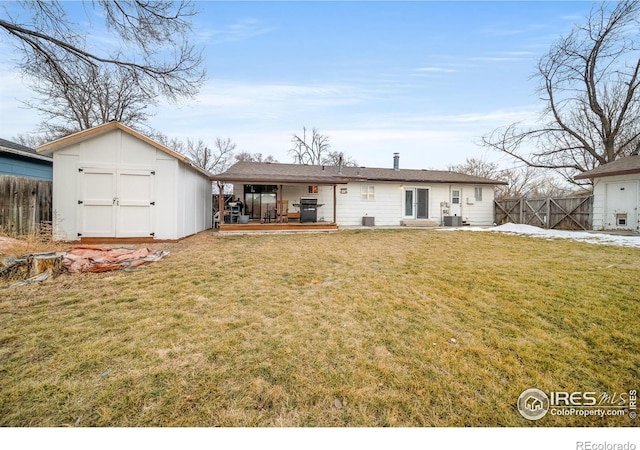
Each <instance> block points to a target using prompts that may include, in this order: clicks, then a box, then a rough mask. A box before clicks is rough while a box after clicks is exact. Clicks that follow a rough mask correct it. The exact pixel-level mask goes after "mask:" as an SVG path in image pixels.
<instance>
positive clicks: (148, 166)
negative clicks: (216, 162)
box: [53, 128, 211, 240]
mask: <svg viewBox="0 0 640 450" xmlns="http://www.w3.org/2000/svg"><path fill="white" fill-rule="evenodd" d="M53 159H54V179H53V202H54V222H55V224H54V225H55V226H54V237H55V239H56V240H76V239H78V238H79V237H81V236H79V234H78V233H80V234H81V235H82V236H86V237H92V236H96V237H148V236H149V235H150V233H154V237H155V238H156V239H179V238H181V237H184V236H187V235H190V234H194V233H197V232H199V231H202V230H205V229H207V228H210V227H211V183H210V181H209V180H208V178H207V177H205V176H204V175H203V174H201V173H199V172H197V171H196V170H195V169H193V168H191V167H187V166H186V165H185V164H183V163H181V162H180V161H179V160H178V159H176V158H175V157H174V156H172V155H170V154H168V153H166V152H164V151H161V150H159V149H157V148H155V147H154V146H153V145H151V144H149V143H147V142H145V141H143V140H140V139H138V138H137V137H135V136H133V135H131V134H129V133H127V132H125V131H123V130H121V129H118V128H117V129H113V130H110V131H108V132H105V133H104V134H97V135H95V136H89V137H88V138H87V139H86V140H83V141H80V142H76V143H72V144H70V145H69V146H68V147H64V148H60V149H58V150H55V151H54V153H53ZM79 169H82V172H80V171H79ZM101 171H102V172H104V174H105V176H104V177H103V178H104V179H105V180H106V179H109V173H112V174H113V177H115V179H116V182H115V183H116V185H117V183H120V180H121V179H122V178H121V177H122V176H125V177H126V176H127V175H129V176H130V177H129V178H128V179H127V181H128V182H130V183H131V184H130V186H131V188H130V189H129V190H130V191H131V192H129V195H130V197H131V198H132V199H133V200H136V199H137V200H140V199H143V198H144V199H146V198H147V197H148V198H149V202H148V209H145V208H144V207H142V206H140V207H139V208H138V210H137V211H136V210H135V207H131V208H130V209H129V210H128V211H132V212H133V214H132V215H130V216H129V218H128V220H129V222H128V225H127V229H126V230H123V228H124V225H122V228H118V227H120V226H121V223H122V222H120V219H119V218H118V217H120V218H122V217H124V215H123V214H122V210H121V209H120V210H119V212H118V213H115V214H116V217H117V218H118V219H117V220H116V221H115V223H116V225H115V229H114V228H113V227H112V228H111V231H105V230H109V227H108V226H105V227H104V229H102V228H101V229H100V230H98V229H94V230H92V231H93V232H91V230H89V231H87V230H86V228H87V223H88V222H87V220H88V219H92V218H91V217H89V213H88V211H92V212H91V213H90V214H95V211H99V209H97V208H94V209H89V208H85V206H86V205H85V203H86V202H84V203H83V204H78V200H81V201H83V198H82V197H83V194H85V193H86V190H85V189H86V186H85V184H87V180H93V179H99V178H100V177H99V176H95V177H94V178H92V179H89V178H84V176H85V175H88V174H98V175H99V173H100V172H101ZM136 175H139V176H140V177H139V178H138V179H136V178H135V177H136ZM145 177H149V178H145ZM83 180H85V181H83ZM146 180H149V183H150V184H147V186H148V188H147V187H145V186H141V187H144V189H145V193H144V195H143V193H142V192H138V191H139V189H137V184H136V183H138V184H140V182H142V185H144V184H145V183H146ZM147 189H148V190H147ZM108 190H109V188H106V190H104V189H103V191H104V192H102V196H103V197H105V200H106V197H108V195H107V194H108V192H107V191H108ZM114 196H116V194H114ZM152 202H153V203H154V204H152ZM103 203H104V202H103ZM139 203H140V205H142V204H144V205H146V204H147V202H146V200H145V201H142V202H139ZM106 209H108V205H105V210H106ZM100 214H102V213H100ZM118 214H120V216H118ZM101 217H102V216H101V215H97V216H95V217H93V220H92V221H91V223H93V224H94V225H95V224H96V223H99V222H100V220H101ZM104 217H109V214H108V213H105V214H104ZM116 230H117V233H116V232H115V231H116ZM138 230H144V231H140V232H138ZM134 235H135V236H134Z"/></svg>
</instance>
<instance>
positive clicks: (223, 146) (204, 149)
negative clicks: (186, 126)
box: [186, 138, 236, 173]
mask: <svg viewBox="0 0 640 450" xmlns="http://www.w3.org/2000/svg"><path fill="white" fill-rule="evenodd" d="M213 145H214V148H213V149H211V148H210V147H209V146H207V145H206V144H205V143H204V142H203V141H202V140H199V141H198V142H193V141H191V140H188V141H187V153H186V154H187V157H188V158H189V159H191V160H192V161H193V162H195V163H196V164H198V165H199V166H200V167H202V168H203V169H205V170H207V171H208V172H210V173H221V172H224V171H225V170H227V169H228V168H229V166H230V165H231V159H232V157H233V152H234V151H235V149H236V144H235V143H234V142H233V141H232V140H231V138H226V139H222V138H216V140H215V142H214V143H213Z"/></svg>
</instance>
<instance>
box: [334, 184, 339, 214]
mask: <svg viewBox="0 0 640 450" xmlns="http://www.w3.org/2000/svg"><path fill="white" fill-rule="evenodd" d="M336 186H337V185H336V184H334V185H333V223H338V222H337V219H336Z"/></svg>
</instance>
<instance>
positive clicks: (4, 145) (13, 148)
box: [0, 138, 53, 162]
mask: <svg viewBox="0 0 640 450" xmlns="http://www.w3.org/2000/svg"><path fill="white" fill-rule="evenodd" d="M0 152H2V153H12V154H14V155H18V156H22V157H24V158H31V159H39V160H41V161H47V162H53V158H50V157H48V156H44V155H39V154H38V153H37V152H36V150H35V149H33V148H31V147H27V146H25V145H22V144H18V143H16V142H12V141H8V140H6V139H2V138H0Z"/></svg>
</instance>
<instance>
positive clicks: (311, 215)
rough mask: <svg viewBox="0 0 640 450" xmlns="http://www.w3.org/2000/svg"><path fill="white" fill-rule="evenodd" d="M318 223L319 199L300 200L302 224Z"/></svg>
mask: <svg viewBox="0 0 640 450" xmlns="http://www.w3.org/2000/svg"><path fill="white" fill-rule="evenodd" d="M317 221H318V199H317V198H301V199H300V222H317Z"/></svg>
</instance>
